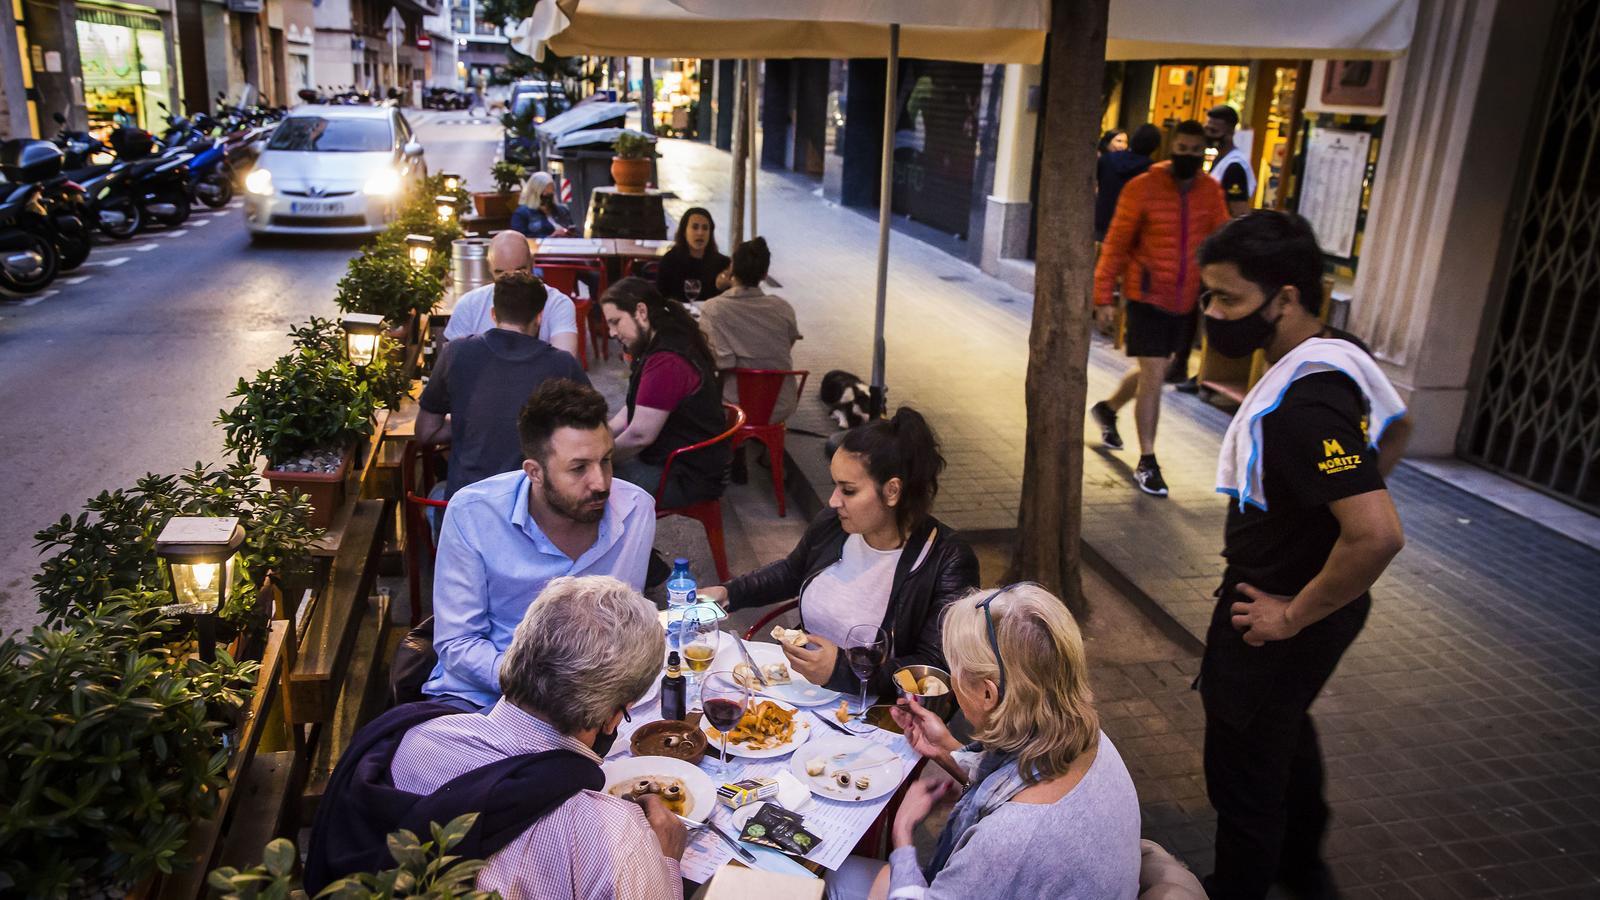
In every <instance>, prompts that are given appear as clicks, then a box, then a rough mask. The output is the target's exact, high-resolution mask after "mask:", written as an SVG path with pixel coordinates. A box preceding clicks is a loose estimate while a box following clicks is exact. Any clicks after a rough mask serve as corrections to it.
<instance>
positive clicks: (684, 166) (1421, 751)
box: [659, 140, 1600, 898]
mask: <svg viewBox="0 0 1600 900" xmlns="http://www.w3.org/2000/svg"><path fill="white" fill-rule="evenodd" d="M661 147H662V150H663V152H664V157H663V159H662V160H661V161H660V169H659V171H660V174H661V180H662V186H663V187H664V188H666V189H667V190H671V191H675V192H676V193H677V195H678V198H677V200H676V201H673V202H672V203H671V204H670V208H671V209H672V211H674V212H681V211H682V209H684V208H686V207H688V206H695V205H700V206H705V207H706V208H708V209H710V210H711V211H712V213H713V215H714V216H716V217H717V218H718V220H719V222H720V221H722V220H724V219H725V218H726V215H727V212H726V211H727V204H726V196H727V194H726V190H725V185H726V184H727V181H728V159H727V156H726V154H724V153H721V152H719V151H716V150H714V149H712V148H709V147H707V146H706V145H703V144H695V143H688V142H683V141H671V140H665V141H662V142H661ZM758 211H759V213H760V225H761V229H760V233H761V234H763V235H765V236H766V238H767V240H768V242H769V243H770V244H771V246H772V251H773V268H772V275H773V277H774V278H776V279H777V280H778V281H779V282H781V283H782V285H783V286H782V288H780V289H774V290H773V292H774V293H777V294H779V295H781V296H783V297H785V298H786V299H788V300H789V301H790V302H791V303H792V304H794V306H795V309H796V312H797V313H798V316H799V320H800V328H801V331H802V332H803V333H804V334H805V336H806V337H805V340H803V341H801V342H800V344H799V345H797V347H796V349H795V364H796V366H797V367H799V368H806V369H809V370H811V372H812V373H813V374H812V378H813V383H815V380H816V379H819V378H820V377H821V375H822V373H823V372H825V371H827V370H828V369H833V368H843V369H846V370H849V371H852V372H855V373H857V374H859V375H861V376H862V377H863V379H865V378H866V377H867V376H868V375H869V372H870V369H869V366H870V360H871V340H872V304H873V283H874V282H873V279H874V272H875V262H876V239H877V228H876V223H875V222H874V221H873V219H871V218H869V217H867V216H863V215H861V214H860V213H858V212H855V211H853V210H849V209H844V208H841V207H839V206H837V205H835V204H832V203H829V202H827V201H825V200H824V199H823V198H822V197H821V191H820V187H813V186H812V185H811V183H809V182H803V181H800V180H797V179H794V178H792V177H790V176H787V175H784V174H778V173H769V172H764V173H762V175H761V185H760V199H759V205H758ZM723 232H724V234H725V233H726V227H724V228H723ZM724 243H726V241H724ZM889 282H890V294H889V315H888V324H887V329H886V331H887V343H888V365H887V370H888V377H887V381H888V384H889V397H890V404H891V408H892V407H894V406H898V405H901V404H910V405H913V406H915V407H917V408H918V409H920V410H921V411H922V412H924V413H925V414H926V415H927V416H928V418H929V420H930V421H931V422H932V424H933V426H934V428H935V430H936V431H937V433H938V434H939V436H940V439H941V441H942V442H943V445H944V453H945V457H946V459H947V460H948V462H949V468H948V469H947V471H946V473H945V476H944V477H943V478H942V479H941V492H940V495H939V500H938V503H937V506H936V510H935V512H936V513H937V514H938V515H939V516H940V517H941V518H942V519H944V520H945V521H947V522H948V523H950V524H951V525H953V526H955V527H958V528H960V529H962V530H964V531H966V532H968V533H973V532H990V533H993V532H999V531H1004V530H1007V529H1013V528H1014V527H1015V524H1016V508H1017V500H1018V496H1019V493H1020V489H1021V470H1022V454H1023V438H1024V430H1025V413H1024V405H1023V395H1022V390H1023V384H1024V370H1025V366H1026V353H1027V334H1028V323H1029V317H1030V316H1031V303H1032V301H1031V297H1029V296H1027V295H1024V294H1021V293H1018V292H1017V291H1015V290H1013V289H1011V288H1009V287H1007V286H1005V285H1004V284H1002V283H1001V282H999V281H997V280H995V279H992V278H989V277H988V276H986V275H983V274H982V273H981V272H979V271H978V270H977V269H976V268H975V267H972V266H970V265H967V264H965V263H963V262H961V261H960V260H957V259H955V258H954V257H951V256H949V255H947V254H945V253H943V252H940V251H938V250H935V249H933V248H931V247H929V246H928V245H926V244H923V243H921V242H919V241H916V240H912V239H908V238H906V237H904V236H903V235H899V234H896V235H895V236H894V237H893V239H892V241H891V249H890V279H889ZM1125 365H1126V363H1125V361H1124V360H1123V359H1122V358H1121V356H1120V354H1119V353H1117V352H1116V351H1114V350H1112V349H1111V348H1110V347H1109V346H1106V345H1097V346H1096V347H1095V348H1094V350H1093V352H1092V354H1091V358H1090V367H1089V369H1090V370H1089V395H1090V400H1091V402H1092V401H1093V400H1095V399H1098V398H1099V397H1103V396H1105V395H1106V394H1108V393H1109V392H1110V390H1111V387H1112V386H1113V385H1114V383H1115V381H1116V379H1117V378H1118V376H1120V374H1121V372H1122V371H1123V369H1124V367H1125ZM812 398H814V394H812V395H809V396H808V398H807V399H806V400H805V401H804V402H802V404H801V407H800V409H799V410H798V411H797V413H796V415H795V417H794V418H792V419H791V420H790V424H791V427H796V428H800V429H805V430H810V431H815V432H818V433H823V434H826V433H829V432H831V431H833V430H834V429H833V425H832V423H831V422H830V421H829V420H828V419H827V418H826V411H825V410H824V409H822V407H821V404H820V403H818V402H817V401H816V400H815V399H812ZM1163 403H1164V409H1163V413H1164V415H1163V416H1162V419H1161V436H1160V440H1159V443H1158V446H1157V451H1158V454H1159V456H1160V458H1161V461H1162V470H1163V474H1164V475H1165V476H1166V478H1167V481H1168V483H1169V484H1170V485H1171V488H1172V496H1171V497H1170V498H1167V499H1156V498H1151V497H1146V496H1144V495H1142V494H1140V493H1138V492H1137V491H1136V490H1135V489H1134V487H1133V486H1132V483H1131V470H1132V464H1133V463H1134V462H1135V461H1136V459H1137V454H1136V452H1134V451H1124V452H1121V453H1110V452H1107V451H1102V450H1097V449H1093V446H1094V443H1093V438H1094V437H1097V435H1095V434H1094V433H1093V429H1088V432H1089V433H1088V434H1087V435H1086V440H1090V441H1091V443H1090V448H1091V449H1089V452H1087V453H1086V454H1085V471H1084V541H1085V544H1086V546H1087V549H1088V551H1089V553H1090V555H1091V557H1097V558H1098V559H1099V560H1101V561H1103V562H1104V563H1105V564H1107V566H1108V567H1109V568H1110V569H1111V570H1113V571H1112V572H1111V573H1110V574H1111V575H1112V577H1113V580H1114V581H1115V582H1117V583H1118V587H1120V588H1121V589H1122V590H1124V591H1126V592H1129V593H1131V594H1133V595H1134V597H1135V598H1136V599H1138V600H1142V601H1143V602H1144V603H1146V604H1147V605H1149V606H1150V608H1151V609H1152V610H1153V611H1154V612H1155V613H1156V614H1157V615H1161V616H1165V617H1168V623H1169V624H1170V625H1171V627H1172V631H1173V632H1174V633H1175V634H1177V635H1178V636H1179V637H1180V638H1186V639H1187V641H1186V642H1187V644H1188V647H1189V649H1190V650H1191V652H1194V653H1196V654H1197V651H1198V648H1199V646H1200V643H1201V641H1202V640H1203V637H1204V630H1205V627H1206V623H1207V622H1208V620H1209V614H1210V609H1211V603H1212V600H1211V591H1212V590H1213V589H1214V588H1215V587H1216V584H1217V582H1218V580H1219V578H1220V575H1221V571H1222V561H1221V559H1220V557H1219V555H1218V553H1219V550H1220V548H1221V540H1222V526H1223V519H1224V516H1225V507H1224V505H1223V499H1222V498H1221V497H1220V496H1219V495H1216V494H1215V493H1213V490H1212V485H1213V478H1214V475H1215V460H1216V456H1217V451H1218V447H1219V444H1220V441H1221V436H1222V432H1223V430H1224V429H1225V428H1226V425H1227V422H1228V414H1227V413H1225V412H1223V411H1221V410H1218V409H1215V408H1213V407H1211V406H1209V405H1207V404H1204V403H1201V402H1200V401H1198V400H1197V399H1195V398H1192V397H1185V396H1182V395H1179V394H1176V393H1171V392H1169V393H1168V394H1167V396H1166V397H1165V398H1164V401H1163ZM1129 412H1130V413H1131V410H1129ZM1123 418H1124V420H1126V421H1125V422H1124V423H1123V432H1124V434H1125V436H1126V438H1127V439H1129V440H1131V439H1132V436H1133V428H1132V421H1131V415H1125V416H1124V417H1123ZM819 448H820V441H819V440H817V439H813V438H806V437H804V436H799V435H791V438H790V453H791V456H793V457H794V458H795V459H796V460H797V461H799V462H800V464H801V466H802V468H804V469H806V470H808V471H809V473H810V481H811V483H812V484H813V485H815V486H816V487H817V488H818V492H819V493H820V494H823V495H824V496H825V494H826V491H827V487H826V485H827V481H826V469H825V466H823V465H819V464H818V463H817V460H819V459H820V457H821V454H820V452H819ZM758 471H759V470H753V471H752V477H753V478H754V477H757V472H758ZM1389 487H1390V490H1391V491H1392V492H1393V494H1394V496H1395V502H1396V505H1397V506H1398V507H1399V510H1400V514H1401V517H1402V519H1403V520H1404V522H1405V524H1406V532H1407V542H1408V543H1407V547H1406V549H1405V550H1404V551H1403V552H1402V553H1401V555H1400V556H1399V557H1398V558H1397V559H1396V560H1395V562H1394V564H1393V565H1391V566H1390V568H1389V571H1388V572H1387V573H1386V574H1385V576H1384V577H1383V578H1382V579H1381V580H1380V581H1379V583H1378V584H1377V586H1376V587H1375V588H1374V590H1373V595H1374V598H1375V603H1374V606H1373V612H1372V616H1371V618H1370V620H1369V622H1368V624H1367V627H1366V630H1365V632H1364V633H1363V635H1362V637H1361V638H1360V639H1359V640H1358V641H1357V643H1356V645H1355V646H1354V647H1353V648H1352V649H1351V651H1350V652H1349V653H1348V654H1347V656H1346V658H1345V660H1344V663H1343V665H1342V666H1341V667H1340V669H1339V671H1338V673H1337V674H1336V675H1335V677H1334V679H1333V680H1332V682H1331V683H1330V684H1329V686H1328V688H1327V690H1326V691H1325V692H1324V695H1323V697H1322V698H1321V699H1320V700H1319V701H1318V703H1317V706H1316V710H1315V712H1316V715H1317V721H1318V727H1319V729H1320V730H1321V732H1322V735H1323V738H1322V740H1323V749H1324V753H1325V755H1326V758H1327V771H1328V779H1329V785H1328V794H1329V796H1330V798H1331V800H1332V802H1333V804H1334V823H1333V830H1332V833H1331V835H1330V838H1329V841H1328V846H1327V855H1328V858H1329V860H1330V862H1331V864H1332V865H1333V867H1334V870H1335V873H1336V874H1337V876H1338V877H1339V879H1340V883H1341V884H1342V885H1343V886H1344V887H1345V888H1346V893H1347V896H1351V897H1429V898H1433V897H1446V898H1448V897H1502V896H1504V897H1511V896H1519V897H1520V896H1538V897H1580V896H1581V897H1593V896H1600V662H1597V651H1596V649H1595V648H1596V646H1597V643H1600V619H1597V618H1596V616H1595V615H1594V613H1593V608H1592V606H1593V597H1594V589H1595V586H1596V585H1600V552H1597V551H1595V550H1593V549H1590V548H1588V547H1585V546H1582V545H1580V544H1577V543H1575V542H1572V541H1570V540H1568V539H1566V538H1563V537H1560V536H1558V535H1556V534H1555V533H1553V532H1551V531H1549V530H1547V529H1545V528H1543V527H1542V526H1540V525H1539V524H1538V522H1535V521H1530V520H1528V519H1526V518H1522V517H1519V516H1517V515H1515V514H1513V513H1510V512H1507V511H1506V510H1504V509H1502V508H1500V507H1498V506H1495V505H1493V504H1491V503H1488V502H1486V501H1484V500H1481V499H1479V498H1477V497H1474V496H1472V495H1470V494H1467V493H1465V492H1463V491H1461V490H1459V489H1457V488H1456V487H1454V486H1452V485H1451V484H1448V483H1446V482H1444V481H1440V480H1437V479H1435V478H1433V477H1431V476H1429V475H1426V474H1424V473H1423V472H1422V471H1421V470H1420V469H1418V468H1416V467H1412V466H1409V465H1403V466H1402V467H1401V468H1400V470H1399V471H1397V472H1396V473H1395V476H1394V477H1393V478H1392V479H1390V482H1389ZM1092 615H1093V613H1092V612H1091V616H1092ZM1197 669H1198V659H1197V657H1196V656H1190V657H1188V658H1186V659H1182V660H1178V661H1162V662H1157V663H1141V664H1134V665H1122V666H1099V667H1097V668H1096V670H1095V672H1094V673H1093V674H1094V682H1095V685H1096V693H1097V697H1098V699H1099V705H1100V709H1101V713H1102V716H1103V717H1104V720H1105V721H1104V726H1105V729H1106V731H1107V733H1108V734H1110V735H1111V736H1112V737H1113V739H1115V740H1117V741H1118V743H1119V746H1120V747H1121V748H1122V751H1123V754H1124V756H1125V757H1126V758H1127V759H1128V761H1129V765H1130V768H1131V769H1132V770H1133V772H1134V776H1135V780H1136V782H1137V784H1138V787H1139V792H1140V798H1141V802H1142V806H1143V811H1144V820H1145V830H1146V833H1147V835H1148V836H1150V837H1152V838H1155V839H1157V840H1159V841H1161V842H1162V843H1163V844H1165V845H1166V846H1168V847H1169V849H1172V850H1173V851H1174V852H1175V853H1177V854H1178V855H1179V856H1181V857H1182V858H1184V859H1185V861H1187V862H1188V863H1189V864H1190V865H1191V866H1192V867H1194V868H1195V869H1196V871H1198V872H1202V873H1203V872H1206V871H1209V868H1210V855H1211V850H1210V840H1211V831H1212V827H1213V820H1212V818H1211V815H1210V811H1209V807H1208V804H1207V802H1206V799H1205V790H1204V781H1203V778H1202V775H1201V766H1200V747H1201V738H1202V733H1203V724H1202V721H1201V715H1200V709H1199V699H1198V696H1197V695H1196V694H1195V693H1193V692H1192V691H1190V690H1189V684H1190V682H1191V681H1192V680H1193V678H1194V675H1195V672H1196V671H1197Z"/></svg>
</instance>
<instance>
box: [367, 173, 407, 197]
mask: <svg viewBox="0 0 1600 900" xmlns="http://www.w3.org/2000/svg"><path fill="white" fill-rule="evenodd" d="M361 190H362V192H363V193H366V194H368V195H370V196H373V197H389V196H392V195H394V194H398V193H400V173H399V172H396V171H395V170H393V169H383V170H381V171H378V172H374V173H373V174H372V177H370V178H368V179H367V183H366V184H365V185H363V186H362V188H361Z"/></svg>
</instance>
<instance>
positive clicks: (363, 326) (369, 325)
mask: <svg viewBox="0 0 1600 900" xmlns="http://www.w3.org/2000/svg"><path fill="white" fill-rule="evenodd" d="M339 324H341V325H343V326H344V349H345V353H346V355H348V356H349V357H350V364H351V365H353V366H355V367H356V368H358V369H364V368H366V367H367V366H370V365H372V360H373V358H374V357H376V356H377V355H378V337H379V336H380V335H382V334H383V316H379V315H374V314H372V313H347V314H345V317H344V320H343V321H341V322H340V323H339Z"/></svg>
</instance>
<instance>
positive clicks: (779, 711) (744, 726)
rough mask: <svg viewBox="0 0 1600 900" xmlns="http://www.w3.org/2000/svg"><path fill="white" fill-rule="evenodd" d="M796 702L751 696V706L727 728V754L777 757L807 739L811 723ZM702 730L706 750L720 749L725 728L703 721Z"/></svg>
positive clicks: (707, 752) (714, 751) (712, 751)
mask: <svg viewBox="0 0 1600 900" xmlns="http://www.w3.org/2000/svg"><path fill="white" fill-rule="evenodd" d="M799 713H800V710H799V708H798V707H796V706H794V705H793V704H789V703H784V702H783V701H782V700H773V699H770V698H767V697H752V698H751V699H750V708H749V709H747V710H745V713H744V716H743V717H742V718H741V719H739V724H737V725H735V726H734V727H733V730H732V731H730V732H728V755H729V756H743V757H745V758H746V759H774V758H776V757H779V756H783V755H785V754H787V753H793V752H794V749H795V748H796V747H798V746H800V745H801V744H804V743H805V742H806V739H807V738H809V737H810V736H811V723H810V722H809V721H808V720H807V717H805V716H802V715H800V714H799ZM700 727H701V730H703V731H705V733H706V740H707V741H708V742H709V746H708V749H707V751H706V754H707V755H708V756H709V755H710V754H713V753H718V752H720V750H721V747H722V732H720V731H718V730H717V729H715V728H713V727H712V726H711V723H710V722H705V721H702V722H701V725H700Z"/></svg>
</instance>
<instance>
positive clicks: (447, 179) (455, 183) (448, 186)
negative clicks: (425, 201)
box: [443, 172, 461, 193]
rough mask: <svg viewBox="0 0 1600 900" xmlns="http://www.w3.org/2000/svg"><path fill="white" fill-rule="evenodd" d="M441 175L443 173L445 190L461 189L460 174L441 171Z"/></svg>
mask: <svg viewBox="0 0 1600 900" xmlns="http://www.w3.org/2000/svg"><path fill="white" fill-rule="evenodd" d="M443 175H444V189H445V190H447V191H450V192H452V193H454V192H455V191H458V190H460V189H461V176H460V175H457V174H456V173H454V172H445V173H443Z"/></svg>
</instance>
